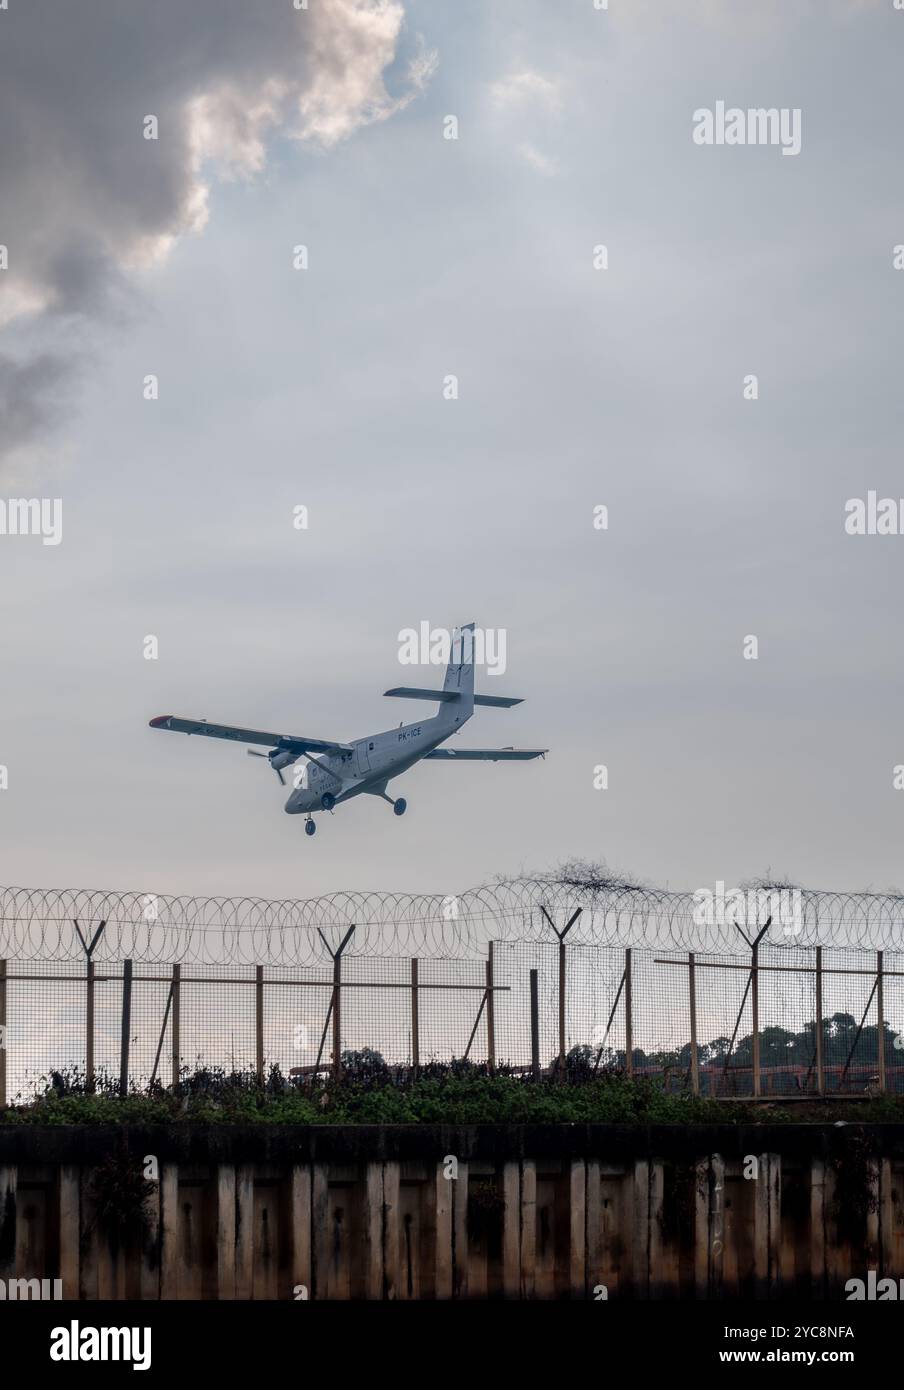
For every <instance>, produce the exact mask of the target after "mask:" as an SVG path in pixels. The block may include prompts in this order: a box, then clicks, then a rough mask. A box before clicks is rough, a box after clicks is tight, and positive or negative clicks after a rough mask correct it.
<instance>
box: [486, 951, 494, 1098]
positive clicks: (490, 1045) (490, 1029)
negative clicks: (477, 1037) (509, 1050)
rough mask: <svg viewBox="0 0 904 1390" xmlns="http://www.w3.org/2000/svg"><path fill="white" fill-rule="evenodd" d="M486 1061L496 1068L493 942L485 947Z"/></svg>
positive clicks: (492, 1069) (491, 1068)
mask: <svg viewBox="0 0 904 1390" xmlns="http://www.w3.org/2000/svg"><path fill="white" fill-rule="evenodd" d="M487 1061H488V1062H489V1065H490V1072H491V1073H492V1072H494V1071H495V1070H496V999H495V996H494V993H493V943H492V941H491V942H490V943H489V946H488V948H487Z"/></svg>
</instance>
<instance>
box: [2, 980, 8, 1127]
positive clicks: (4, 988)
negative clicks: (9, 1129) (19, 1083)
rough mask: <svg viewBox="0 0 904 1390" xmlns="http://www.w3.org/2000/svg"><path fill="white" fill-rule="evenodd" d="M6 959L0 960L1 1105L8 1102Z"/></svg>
mask: <svg viewBox="0 0 904 1390" xmlns="http://www.w3.org/2000/svg"><path fill="white" fill-rule="evenodd" d="M8 1042H9V1039H8V1038H7V1036H6V961H5V960H0V1106H4V1105H5V1104H6V1048H7V1044H8Z"/></svg>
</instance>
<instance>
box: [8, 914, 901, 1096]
mask: <svg viewBox="0 0 904 1390" xmlns="http://www.w3.org/2000/svg"><path fill="white" fill-rule="evenodd" d="M563 925H564V924H563ZM550 927H551V930H550V936H551V937H552V938H553V939H552V940H550V941H548V942H541V941H536V940H528V941H520V942H518V941H510V940H504V941H496V942H492V943H489V942H488V943H487V945H486V947H485V949H484V952H483V953H482V954H480V955H475V956H472V957H470V958H468V959H452V958H440V959H432V958H429V959H422V958H417V957H400V956H374V955H372V954H366V955H363V954H357V953H356V952H355V949H354V947H355V942H354V928H352V929H351V930H350V931H348V932H347V933H346V935H345V936H344V938H343V939H342V940H340V939H339V938H338V937H337V938H335V939H334V940H333V941H332V942H331V943H328V942H327V940H326V938H325V937H322V938H321V952H320V961H319V964H315V963H310V964H307V965H305V966H303V967H302V966H297V967H293V966H288V965H257V966H255V965H238V964H221V965H210V964H157V963H155V962H154V961H153V960H151V961H146V962H143V961H141V960H135V959H131V960H128V961H125V962H120V963H115V962H111V961H110V960H108V959H102V960H96V959H95V953H94V952H93V951H92V950H91V949H90V942H91V938H90V937H88V936H87V935H86V936H85V937H84V942H85V947H86V949H85V959H84V962H83V963H79V962H78V961H71V960H70V961H65V962H61V961H49V962H48V961H41V960H0V1104H5V1103H9V1102H12V1101H16V1100H18V1101H25V1100H27V1099H28V1098H29V1097H30V1096H32V1095H33V1094H34V1093H35V1092H36V1091H37V1090H40V1089H41V1088H43V1087H44V1086H45V1085H47V1084H48V1083H50V1084H52V1078H53V1073H55V1072H56V1073H60V1074H63V1075H68V1076H71V1075H72V1074H75V1075H77V1076H79V1077H82V1078H83V1079H84V1080H85V1081H86V1082H87V1083H88V1084H89V1085H90V1084H91V1083H92V1082H94V1081H96V1079H97V1077H98V1076H100V1075H105V1076H107V1077H110V1076H112V1077H118V1078H119V1082H120V1087H121V1089H122V1090H123V1091H125V1090H127V1089H129V1088H131V1087H136V1088H144V1087H146V1086H147V1085H148V1084H149V1083H150V1082H151V1081H158V1082H160V1083H162V1084H164V1085H172V1084H174V1083H175V1082H177V1081H178V1080H179V1077H180V1075H182V1074H184V1072H185V1071H186V1070H188V1071H193V1070H195V1069H197V1068H223V1069H225V1070H227V1071H242V1072H252V1073H256V1074H257V1075H258V1076H259V1077H261V1078H264V1077H265V1076H266V1075H267V1074H268V1073H269V1072H270V1069H271V1068H272V1067H278V1068H279V1071H280V1072H281V1073H282V1075H283V1076H286V1077H289V1076H292V1075H295V1076H305V1075H308V1076H310V1075H312V1074H316V1073H320V1072H323V1073H328V1072H330V1071H336V1070H338V1069H339V1068H340V1067H341V1065H342V1059H343V1055H344V1054H348V1053H359V1052H362V1051H364V1050H371V1051H373V1052H377V1053H379V1054H380V1056H381V1057H382V1058H383V1060H384V1061H385V1062H386V1063H388V1064H389V1065H390V1066H394V1067H401V1068H410V1069H413V1070H417V1069H419V1068H423V1067H424V1066H426V1065H428V1064H429V1063H431V1062H451V1061H453V1060H462V1059H465V1060H469V1061H472V1062H477V1063H483V1064H486V1065H487V1066H489V1067H490V1068H510V1069H513V1070H515V1071H521V1072H525V1073H529V1072H536V1073H547V1074H548V1073H550V1072H553V1073H557V1074H565V1073H571V1074H573V1075H588V1074H592V1073H601V1072H606V1071H610V1070H613V1069H614V1070H619V1071H623V1072H626V1073H628V1074H631V1075H633V1076H635V1077H649V1078H655V1079H657V1080H658V1081H659V1082H660V1083H661V1084H664V1085H665V1087H666V1088H667V1089H668V1090H669V1091H671V1092H682V1091H686V1092H690V1093H692V1094H699V1095H703V1096H712V1097H750V1098H761V1099H765V1100H770V1099H775V1098H778V1097H781V1098H803V1097H806V1096H819V1095H824V1094H827V1093H832V1092H835V1093H838V1094H845V1095H849V1096H855V1095H877V1094H882V1093H884V1092H904V1050H902V1048H904V1040H902V1030H904V955H901V954H898V953H894V952H885V953H883V952H881V951H872V952H868V951H855V950H850V949H845V950H842V949H830V948H823V947H815V948H802V947H799V946H797V945H794V944H789V945H787V946H762V945H761V946H755V947H753V948H752V949H751V950H750V951H748V952H746V953H744V954H736V955H731V954H726V953H719V954H711V953H694V952H686V951H657V950H650V949H646V948H643V949H641V948H637V947H633V948H631V947H629V948H620V947H612V946H595V945H591V944H587V943H585V942H581V941H574V942H570V941H569V940H568V939H567V929H566V930H563V929H562V928H561V927H555V926H554V925H553V924H552V923H550Z"/></svg>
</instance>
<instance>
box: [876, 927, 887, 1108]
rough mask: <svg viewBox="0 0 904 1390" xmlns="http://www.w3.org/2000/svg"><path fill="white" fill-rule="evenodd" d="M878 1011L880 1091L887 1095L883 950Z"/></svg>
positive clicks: (878, 956) (879, 954) (879, 961)
mask: <svg viewBox="0 0 904 1390" xmlns="http://www.w3.org/2000/svg"><path fill="white" fill-rule="evenodd" d="M876 1012H877V1013H878V1015H879V1018H878V1023H879V1031H878V1034H877V1038H876V1051H877V1061H878V1064H879V1092H880V1094H881V1095H883V1096H884V1095H885V1001H884V998H883V986H882V952H881V951H877V952H876Z"/></svg>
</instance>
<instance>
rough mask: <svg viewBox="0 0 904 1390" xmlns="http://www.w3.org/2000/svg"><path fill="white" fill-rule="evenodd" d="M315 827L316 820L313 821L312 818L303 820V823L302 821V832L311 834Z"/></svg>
mask: <svg viewBox="0 0 904 1390" xmlns="http://www.w3.org/2000/svg"><path fill="white" fill-rule="evenodd" d="M316 829H317V822H316V821H314V820H306V821H305V823H304V833H305V834H306V835H313V834H314V831H315V830H316Z"/></svg>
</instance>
